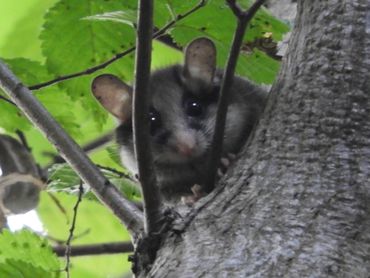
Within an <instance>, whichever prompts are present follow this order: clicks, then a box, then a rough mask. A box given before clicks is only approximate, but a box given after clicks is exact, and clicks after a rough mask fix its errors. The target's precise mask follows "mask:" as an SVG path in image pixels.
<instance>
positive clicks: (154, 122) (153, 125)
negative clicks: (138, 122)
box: [149, 109, 162, 135]
mask: <svg viewBox="0 0 370 278" xmlns="http://www.w3.org/2000/svg"><path fill="white" fill-rule="evenodd" d="M149 121H150V134H151V135H153V134H155V133H156V131H157V130H158V128H160V127H161V125H162V123H161V115H160V114H159V113H158V111H157V110H154V109H151V110H150V112H149Z"/></svg>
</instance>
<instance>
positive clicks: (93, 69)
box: [0, 0, 206, 100]
mask: <svg viewBox="0 0 370 278" xmlns="http://www.w3.org/2000/svg"><path fill="white" fill-rule="evenodd" d="M205 4H206V0H201V1H200V2H199V3H198V4H197V5H196V6H195V7H193V8H192V9H190V10H189V11H187V12H185V13H183V14H179V15H177V17H176V18H175V19H174V20H172V21H170V22H169V23H167V24H166V25H165V26H163V27H162V28H161V29H160V30H158V31H157V32H155V33H154V34H153V39H156V38H159V37H160V36H162V35H164V34H165V33H166V31H167V30H168V29H169V28H171V27H172V26H173V25H175V24H176V23H177V22H179V21H180V20H181V19H183V18H185V17H187V16H189V15H191V14H192V13H194V12H195V11H197V10H199V9H200V8H201V7H203V6H205ZM135 49H136V47H135V46H133V47H131V48H129V49H127V50H125V51H123V52H121V53H118V54H116V55H115V56H114V57H112V58H111V59H109V60H108V61H106V62H104V63H101V64H99V65H97V66H94V67H91V68H88V69H86V70H83V71H80V72H76V73H72V74H68V75H64V76H60V77H58V78H55V79H52V80H50V81H47V82H43V83H40V84H35V85H32V86H29V87H28V88H29V89H30V90H38V89H41V88H44V87H47V86H50V85H52V84H55V83H59V82H61V81H64V80H68V79H72V78H75V77H78V76H83V75H89V74H92V73H94V72H96V71H98V70H101V69H104V68H106V67H107V66H109V65H110V64H112V63H113V62H115V61H117V60H118V59H121V58H122V57H124V56H126V55H128V54H130V53H131V52H133V51H135ZM0 97H1V96H0ZM5 100H6V99H5Z"/></svg>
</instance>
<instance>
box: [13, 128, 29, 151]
mask: <svg viewBox="0 0 370 278" xmlns="http://www.w3.org/2000/svg"><path fill="white" fill-rule="evenodd" d="M15 133H16V134H17V135H18V138H19V140H21V142H22V145H23V147H25V148H26V150H27V151H28V152H29V153H31V152H32V149H31V147H30V146H29V145H28V142H27V138H26V136H24V133H23V132H22V131H21V130H19V129H17V130H16V131H15Z"/></svg>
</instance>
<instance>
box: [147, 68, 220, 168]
mask: <svg viewBox="0 0 370 278" xmlns="http://www.w3.org/2000/svg"><path fill="white" fill-rule="evenodd" d="M190 79H191V78H186V77H185V76H184V68H183V67H180V66H173V67H169V68H166V69H163V70H159V71H156V72H155V73H154V74H153V75H152V77H151V82H150V86H149V88H150V94H151V107H150V112H149V113H150V114H149V120H150V134H151V138H152V150H153V154H154V160H155V161H157V162H161V163H166V162H168V163H181V162H188V161H191V160H196V159H198V158H201V157H203V156H204V155H205V153H206V152H207V150H208V149H209V147H210V144H211V141H212V133H213V129H214V120H215V118H214V116H215V111H216V106H217V99H218V91H219V86H218V85H216V84H204V82H201V81H199V80H197V79H194V80H190ZM189 82H191V86H188V85H187V84H189Z"/></svg>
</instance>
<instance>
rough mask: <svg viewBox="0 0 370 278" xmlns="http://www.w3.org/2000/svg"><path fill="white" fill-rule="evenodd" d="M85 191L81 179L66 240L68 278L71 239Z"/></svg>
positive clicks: (66, 270)
mask: <svg viewBox="0 0 370 278" xmlns="http://www.w3.org/2000/svg"><path fill="white" fill-rule="evenodd" d="M83 193H84V189H83V186H82V180H81V181H80V187H79V192H78V198H77V201H76V204H75V206H74V207H73V218H72V224H71V227H70V228H69V236H68V239H67V242H66V248H65V257H66V266H65V269H64V270H65V272H66V273H67V278H69V277H70V276H69V266H70V256H71V241H72V239H73V233H74V230H75V227H76V220H77V212H78V206H79V205H80V203H81V201H82V194H83Z"/></svg>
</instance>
